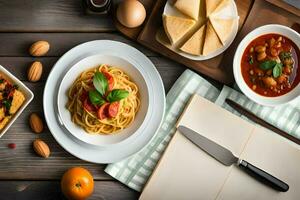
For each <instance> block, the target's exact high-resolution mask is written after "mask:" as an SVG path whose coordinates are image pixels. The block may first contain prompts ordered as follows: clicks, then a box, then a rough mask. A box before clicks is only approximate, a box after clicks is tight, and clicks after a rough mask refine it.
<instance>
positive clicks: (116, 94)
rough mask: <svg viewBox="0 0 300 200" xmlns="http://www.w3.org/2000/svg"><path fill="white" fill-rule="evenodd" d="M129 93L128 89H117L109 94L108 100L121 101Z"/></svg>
mask: <svg viewBox="0 0 300 200" xmlns="http://www.w3.org/2000/svg"><path fill="white" fill-rule="evenodd" d="M128 95H129V92H128V91H127V90H121V89H115V90H112V91H111V92H110V93H109V94H108V95H107V100H108V101H109V102H114V101H120V100H121V99H125V98H126V97H127V96H128Z"/></svg>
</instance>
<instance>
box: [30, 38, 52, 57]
mask: <svg viewBox="0 0 300 200" xmlns="http://www.w3.org/2000/svg"><path fill="white" fill-rule="evenodd" d="M49 49H50V44H49V43H48V42H47V41H42V40H41V41H37V42H35V43H33V44H32V45H31V46H30V48H29V53H30V55H32V56H43V55H45V54H46V53H47V52H48V51H49Z"/></svg>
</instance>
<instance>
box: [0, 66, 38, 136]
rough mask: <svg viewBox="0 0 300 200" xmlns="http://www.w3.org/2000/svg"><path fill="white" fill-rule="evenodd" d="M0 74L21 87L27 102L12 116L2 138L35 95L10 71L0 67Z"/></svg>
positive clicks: (0, 133) (1, 134) (2, 133)
mask: <svg viewBox="0 0 300 200" xmlns="http://www.w3.org/2000/svg"><path fill="white" fill-rule="evenodd" d="M0 73H1V74H3V75H4V77H5V78H7V79H8V80H9V81H11V82H12V83H13V84H17V85H18V86H19V90H20V91H21V92H22V93H23V94H24V96H25V101H24V102H23V104H22V106H21V107H20V108H19V110H18V111H17V112H16V113H15V114H14V115H13V116H12V118H11V119H10V120H9V122H8V123H7V124H6V125H5V127H4V128H3V129H2V131H1V132H0V138H1V137H2V136H3V135H4V134H5V133H6V131H7V130H8V129H9V128H10V127H11V125H12V124H13V123H14V122H15V121H16V119H17V118H18V117H19V116H20V115H21V113H22V112H23V110H24V109H25V108H26V107H27V105H28V104H29V103H30V102H31V101H32V99H33V97H34V95H33V93H32V92H31V91H30V89H28V88H27V87H26V85H24V84H23V83H22V82H21V81H20V80H19V79H18V78H17V77H15V76H14V75H12V74H11V73H10V72H9V71H7V70H6V69H5V68H4V67H3V66H1V65H0Z"/></svg>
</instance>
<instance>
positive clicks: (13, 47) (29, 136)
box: [0, 0, 185, 200]
mask: <svg viewBox="0 0 300 200" xmlns="http://www.w3.org/2000/svg"><path fill="white" fill-rule="evenodd" d="M97 39H110V40H117V41H121V42H124V43H127V44H129V45H132V46H134V47H136V48H137V49H139V50H141V51H142V52H143V53H144V54H146V55H147V56H148V57H149V58H150V60H151V61H152V62H153V63H154V64H155V66H156V67H157V69H158V71H159V73H160V75H161V76H162V78H163V81H164V86H165V89H166V92H167V91H168V90H169V89H170V87H171V86H172V84H173V83H174V82H175V81H176V79H177V78H178V77H179V76H180V74H181V73H182V72H183V71H184V70H185V67H183V66H182V65H180V64H177V63H175V62H172V61H170V60H168V59H166V58H163V57H161V56H158V55H157V54H155V53H153V52H152V51H149V50H147V49H145V48H143V47H141V46H140V45H138V44H137V43H135V42H132V41H129V40H128V39H126V38H124V37H123V36H122V35H121V34H119V33H118V32H117V31H116V29H115V28H114V26H113V24H112V20H111V19H110V17H103V16H88V15H86V14H85V12H84V9H83V7H82V1H81V0H64V1H62V0H0V65H2V66H4V67H5V68H7V69H8V70H9V71H11V72H12V73H13V74H15V75H16V76H17V77H18V78H19V79H20V80H22V81H23V82H24V83H25V84H26V85H27V86H28V87H29V88H30V89H31V90H32V91H33V92H34V94H35V99H34V100H33V102H32V103H31V104H30V105H29V106H28V107H27V109H26V110H25V111H24V113H22V115H21V116H20V117H19V118H18V120H17V121H16V122H15V123H14V124H13V126H12V127H11V128H10V129H9V131H8V132H7V133H6V134H5V135H4V136H3V137H2V138H1V139H0V200H6V199H7V200H13V199H30V200H35V199H56V200H57V199H63V196H62V194H61V192H60V185H59V183H60V178H61V176H62V174H63V173H64V172H65V171H66V170H67V169H68V168H70V167H73V166H83V167H85V168H87V169H88V170H90V171H91V172H92V174H93V176H94V178H95V181H96V184H95V192H94V194H93V196H92V197H91V198H90V199H137V198H138V196H139V194H138V193H137V192H135V191H133V190H131V189H129V188H127V187H126V186H124V185H122V184H121V183H119V182H117V181H115V180H114V179H113V178H112V177H110V176H109V175H107V174H105V173H104V171H103V170H104V168H105V165H99V164H92V163H87V162H84V161H81V160H79V159H77V158H75V157H73V156H72V155H70V154H69V153H68V152H66V151H65V150H64V149H62V148H61V147H60V146H59V145H58V143H57V142H56V141H55V140H54V138H53V137H52V135H51V133H50V132H49V130H48V129H46V130H45V131H44V132H43V133H42V134H34V133H33V132H32V131H31V130H30V128H29V126H28V116H29V114H30V113H31V112H38V113H40V114H41V115H43V107H42V97H43V89H44V84H45V81H46V79H47V76H48V73H49V71H50V70H51V68H52V66H53V64H54V63H55V62H56V61H57V59H58V58H59V57H60V56H61V55H63V54H64V53H65V52H66V51H68V50H69V49H70V48H72V47H74V46H76V45H78V44H80V43H83V42H86V41H90V40H97ZM37 40H47V41H48V42H49V43H50V45H51V49H50V51H49V53H48V54H47V56H45V57H42V58H33V57H30V55H29V54H28V48H29V46H30V45H31V44H32V43H33V42H35V41H37ZM34 60H40V61H41V62H42V64H43V66H44V73H43V76H42V80H41V81H39V82H37V83H30V82H28V81H27V78H26V71H27V68H28V66H29V65H30V63H31V62H33V61H34ZM36 138H41V139H43V140H44V141H46V142H47V143H48V144H49V147H50V149H51V156H50V157H49V158H48V159H43V158H40V157H38V156H36V154H35V153H34V152H33V150H32V141H33V140H34V139H36ZM9 143H16V145H17V147H16V149H9V148H8V147H7V145H8V144H9Z"/></svg>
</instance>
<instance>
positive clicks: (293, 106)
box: [105, 70, 300, 191]
mask: <svg viewBox="0 0 300 200" xmlns="http://www.w3.org/2000/svg"><path fill="white" fill-rule="evenodd" d="M195 93H196V94H198V95H200V96H202V97H204V98H206V99H208V100H210V101H212V102H215V103H216V104H217V105H220V106H221V107H224V108H225V109H227V110H229V111H230V112H233V113H234V114H236V115H238V116H240V114H239V113H237V112H236V111H234V110H233V109H232V108H231V107H229V106H228V105H227V104H226V103H225V99H226V98H230V99H232V100H234V101H236V102H237V103H239V104H241V105H242V106H243V107H245V108H247V109H250V110H251V111H252V112H253V113H255V114H256V115H257V116H259V117H261V118H263V119H264V120H266V121H268V122H269V123H271V124H273V125H275V126H277V127H278V128H280V129H282V130H284V131H286V132H287V133H290V134H291V135H294V136H296V137H298V138H300V99H299V98H297V99H296V100H294V101H292V102H291V103H289V104H286V105H283V106H277V107H275V108H271V107H265V106H260V105H258V104H256V103H254V102H253V101H251V100H249V99H248V98H247V97H245V96H244V95H243V94H241V93H239V92H237V91H236V90H234V89H232V88H229V87H227V86H224V87H223V89H222V91H221V92H220V91H219V90H218V89H217V88H215V87H214V86H213V85H212V84H210V83H209V82H208V81H206V80H205V79H204V78H202V77H201V76H199V75H197V74H196V73H194V72H192V71H190V70H186V71H185V72H184V73H183V74H182V75H181V76H180V77H179V79H178V80H177V81H176V82H175V84H174V85H173V87H172V88H171V90H170V91H169V93H168V94H167V98H166V112H165V117H164V120H163V123H162V125H161V127H160V128H159V130H158V131H157V133H156V135H155V136H154V138H153V139H152V140H151V142H150V143H149V144H148V145H147V146H145V147H144V148H143V149H142V150H141V151H140V152H138V153H136V154H135V155H133V156H131V157H129V158H127V159H125V160H122V161H120V162H117V163H113V164H110V165H108V166H107V167H106V169H105V172H106V173H108V174H110V175H111V176H112V177H114V178H116V179H117V180H119V181H120V182H122V183H124V184H125V185H127V186H129V187H130V188H132V189H134V190H136V191H141V190H142V188H143V186H144V185H145V183H146V181H147V180H148V178H149V177H150V175H151V173H152V171H153V170H154V167H155V166H156V164H157V162H158V161H159V159H160V157H161V155H162V153H163V151H164V149H165V148H166V146H167V144H168V143H169V141H170V140H171V138H172V135H173V134H174V132H175V131H176V129H175V124H176V122H177V120H178V118H179V116H180V115H181V113H182V111H183V109H184V107H185V105H186V103H187V101H188V100H189V99H190V97H191V96H192V95H193V94H195ZM241 117H243V118H245V119H246V117H244V116H241Z"/></svg>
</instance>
